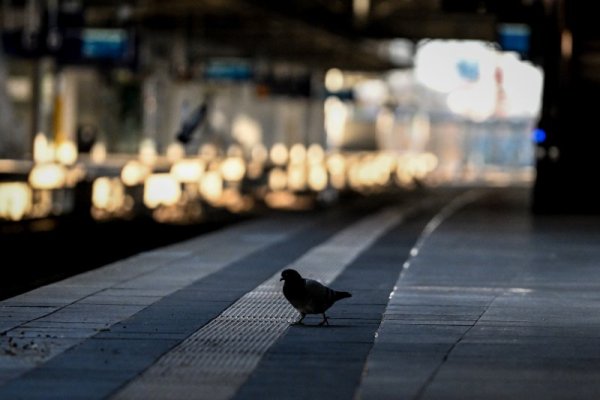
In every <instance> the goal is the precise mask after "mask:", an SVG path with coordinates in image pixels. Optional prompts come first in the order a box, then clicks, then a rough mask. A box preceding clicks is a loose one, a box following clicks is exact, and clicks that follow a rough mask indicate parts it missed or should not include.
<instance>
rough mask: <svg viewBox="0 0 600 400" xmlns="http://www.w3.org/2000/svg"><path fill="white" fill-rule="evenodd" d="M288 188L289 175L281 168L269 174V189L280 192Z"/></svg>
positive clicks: (274, 169)
mask: <svg viewBox="0 0 600 400" xmlns="http://www.w3.org/2000/svg"><path fill="white" fill-rule="evenodd" d="M286 186H287V173H286V172H285V171H284V170H283V169H281V168H273V169H272V170H271V172H270V173H269V189H271V190H272V191H274V192H275V191H279V190H283V189H285V187H286Z"/></svg>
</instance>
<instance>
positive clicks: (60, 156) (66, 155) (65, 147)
mask: <svg viewBox="0 0 600 400" xmlns="http://www.w3.org/2000/svg"><path fill="white" fill-rule="evenodd" d="M56 160H57V161H58V162H60V163H61V164H64V165H73V164H75V161H77V146H75V143H74V142H72V141H70V140H67V141H64V142H62V143H61V144H59V145H58V147H57V149H56Z"/></svg>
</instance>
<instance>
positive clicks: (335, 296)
mask: <svg viewBox="0 0 600 400" xmlns="http://www.w3.org/2000/svg"><path fill="white" fill-rule="evenodd" d="M280 281H284V282H283V295H284V296H285V298H286V299H287V300H288V301H289V302H290V304H291V305H292V306H294V308H295V309H296V310H298V311H299V312H300V315H301V318H300V320H298V321H297V322H295V324H302V320H304V317H306V314H322V315H323V320H322V321H321V323H319V325H320V326H321V325H329V321H328V318H327V316H326V315H325V311H327V309H329V307H331V306H332V305H333V303H335V302H336V301H338V300H341V299H345V298H346V297H352V295H351V294H350V293H348V292H339V291H337V290H333V289H330V288H328V287H327V286H324V285H322V284H321V283H319V282H317V281H314V280H312V279H305V278H303V277H302V276H301V275H300V274H299V273H298V271H296V270H294V269H286V270H283V272H281V279H280Z"/></svg>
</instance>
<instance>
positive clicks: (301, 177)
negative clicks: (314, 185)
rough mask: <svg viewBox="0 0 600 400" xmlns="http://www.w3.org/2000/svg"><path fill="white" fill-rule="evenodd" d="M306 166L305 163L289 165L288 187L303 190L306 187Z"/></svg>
mask: <svg viewBox="0 0 600 400" xmlns="http://www.w3.org/2000/svg"><path fill="white" fill-rule="evenodd" d="M306 179H307V177H306V168H305V167H304V165H303V164H300V165H297V164H291V165H290V166H289V167H288V178H287V180H288V188H289V189H290V190H297V191H301V190H304V189H306Z"/></svg>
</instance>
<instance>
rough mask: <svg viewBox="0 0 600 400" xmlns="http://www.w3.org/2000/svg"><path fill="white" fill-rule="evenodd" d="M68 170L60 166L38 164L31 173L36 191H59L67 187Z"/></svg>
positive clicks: (31, 183)
mask: <svg viewBox="0 0 600 400" xmlns="http://www.w3.org/2000/svg"><path fill="white" fill-rule="evenodd" d="M66 178H67V169H66V168H65V167H63V166H62V165H60V164H38V165H36V166H34V167H33V169H32V170H31V172H30V173H29V184H30V185H31V187H33V188H34V189H59V188H61V187H63V186H64V185H65V182H66Z"/></svg>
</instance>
